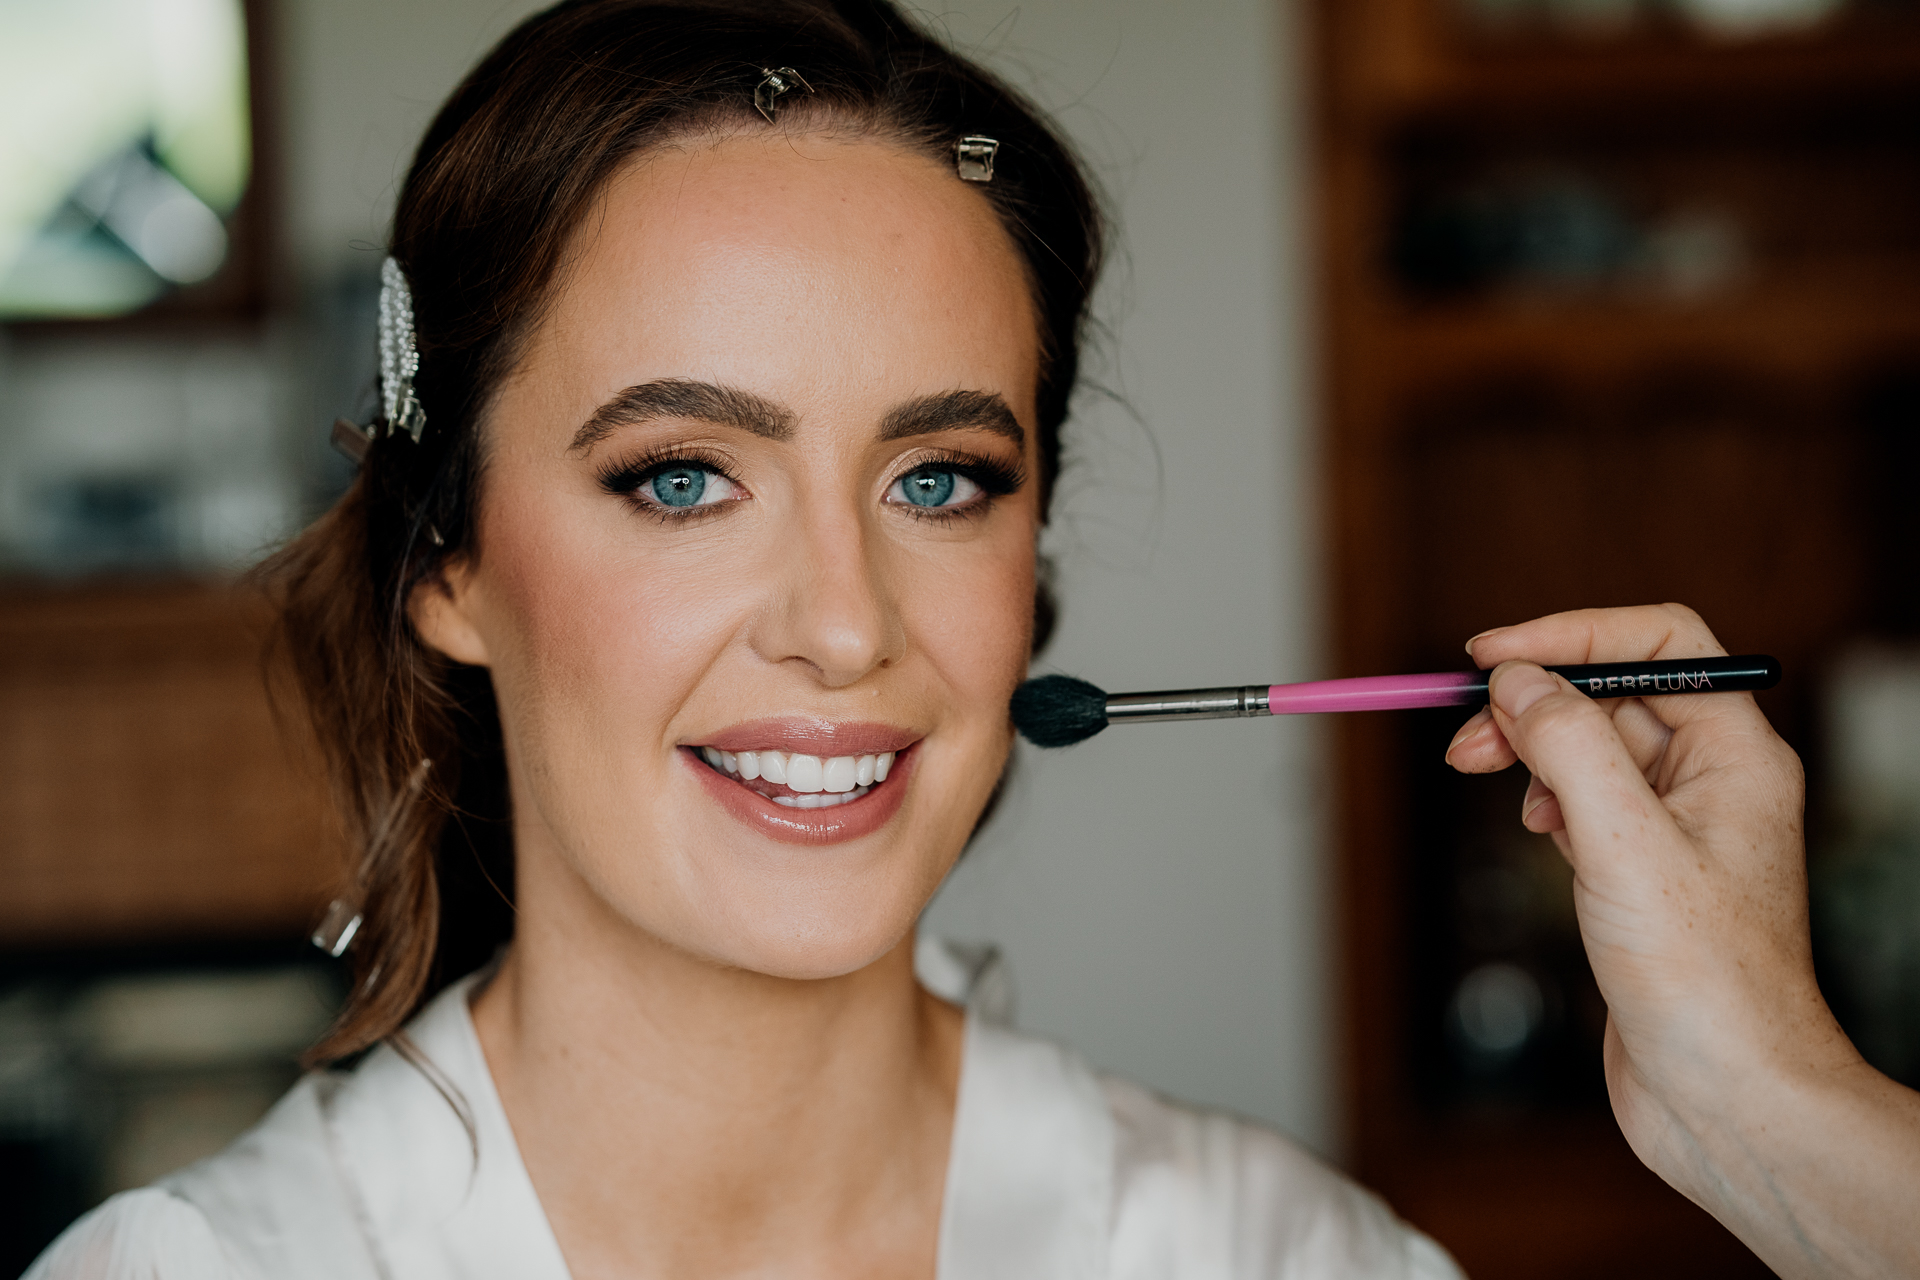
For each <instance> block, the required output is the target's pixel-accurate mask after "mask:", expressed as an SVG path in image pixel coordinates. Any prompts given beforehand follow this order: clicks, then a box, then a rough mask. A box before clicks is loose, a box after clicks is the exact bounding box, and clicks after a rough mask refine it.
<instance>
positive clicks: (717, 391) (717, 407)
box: [568, 378, 794, 453]
mask: <svg viewBox="0 0 1920 1280" xmlns="http://www.w3.org/2000/svg"><path fill="white" fill-rule="evenodd" d="M656 418H693V419H695V420H697V421H700V422H711V423H713V424H714V425H715V426H720V427H737V428H739V429H740V430H742V431H750V432H752V433H753V434H754V435H756V436H764V437H766V438H767V439H769V440H786V439H789V438H791V437H792V435H793V425H794V416H793V410H791V409H788V408H786V407H784V406H782V405H778V404H775V403H774V402H773V401H771V400H768V399H766V398H765V397H764V396H757V395H754V394H753V393H752V392H751V391H739V390H736V389H735V388H733V387H719V386H715V385H714V384H713V383H711V382H692V381H689V380H687V379H685V378H660V379H657V380H655V381H653V382H643V383H641V384H640V385H639V386H637V387H628V388H627V389H626V390H625V391H622V392H620V393H619V394H618V395H616V396H614V397H613V399H611V400H609V401H607V402H606V403H605V404H603V405H601V406H600V407H599V408H598V409H595V410H594V411H593V415H592V416H591V417H589V418H588V419H587V420H586V421H585V422H583V423H581V424H580V429H579V430H578V431H576V432H574V433H573V444H572V445H570V446H569V447H568V452H570V453H585V452H587V451H589V450H591V449H592V448H593V446H595V445H596V444H599V443H600V442H601V441H602V440H605V439H606V438H607V437H608V436H610V435H612V434H613V433H614V432H615V431H617V430H619V429H620V428H621V427H631V426H637V425H638V424H640V423H642V422H651V421H653V420H654V419H656Z"/></svg>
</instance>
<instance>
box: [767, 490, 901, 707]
mask: <svg viewBox="0 0 1920 1280" xmlns="http://www.w3.org/2000/svg"><path fill="white" fill-rule="evenodd" d="M799 515H800V518H799V519H797V520H796V521H795V522H794V523H793V525H792V526H790V527H788V528H785V529H783V530H781V531H780V533H779V534H778V535H777V536H778V538H779V546H778V548H777V549H776V550H774V552H773V554H772V556H771V558H770V560H769V561H768V563H767V568H768V571H769V574H770V576H771V578H772V581H773V583H774V587H773V590H772V591H771V592H770V593H769V595H768V599H767V603H766V606H765V608H764V609H763V610H762V611H761V613H760V615H759V617H758V618H757V619H756V620H755V625H754V627H753V631H752V636H751V639H752V644H753V647H754V649H755V650H756V651H757V652H758V653H759V654H760V656H761V657H763V658H765V659H766V660H767V661H769V662H773V663H799V664H801V665H803V666H804V667H806V668H808V669H809V670H810V671H811V672H812V674H813V676H814V678H815V679H816V680H818V681H819V682H820V683H821V684H823V685H825V686H826V687H828V688H830V689H842V688H846V687H847V686H849V685H853V684H857V683H858V682H859V681H860V680H861V679H863V678H864V677H866V676H867V675H868V674H869V673H871V672H873V671H876V670H878V669H880V668H883V667H886V666H888V665H890V664H891V663H893V662H894V661H896V660H897V659H898V658H899V657H900V655H901V652H902V651H903V649H904V648H905V644H906V628H905V627H904V625H903V624H902V620H901V618H900V611H899V609H898V607H897V605H896V602H895V598H894V595H893V593H892V591H890V590H889V587H888V583H887V581H886V574H885V566H884V564H883V563H882V559H883V556H882V552H881V549H880V548H879V547H878V545H877V541H876V539H875V538H874V537H873V536H872V531H871V530H870V529H868V528H867V525H866V522H865V521H864V520H863V519H862V517H861V514H860V513H859V512H858V511H857V510H846V509H842V510H826V509H822V508H821V507H818V506H815V507H811V508H809V509H807V510H804V511H803V512H801V513H799Z"/></svg>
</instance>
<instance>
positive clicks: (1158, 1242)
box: [1100, 1076, 1460, 1280]
mask: <svg viewBox="0 0 1920 1280" xmlns="http://www.w3.org/2000/svg"><path fill="white" fill-rule="evenodd" d="M1100 1084H1101V1087H1102V1089H1103V1090H1104V1091H1105V1093H1106V1096H1107V1103H1108V1106H1109V1107H1111V1109H1112V1111H1113V1118H1114V1142H1115V1148H1114V1225H1115V1233H1114V1255H1113V1256H1114V1261H1115V1264H1116V1266H1115V1269H1114V1274H1115V1275H1116V1276H1129V1277H1130V1276H1133V1275H1139V1276H1147V1275H1185V1274H1188V1273H1189V1272H1191V1274H1194V1275H1203V1274H1204V1275H1209V1276H1230V1277H1233V1280H1254V1278H1255V1277H1260V1278H1262V1280H1264V1278H1266V1277H1276V1278H1277V1277H1294V1276H1300V1277H1305V1276H1314V1277H1326V1278H1327V1280H1349V1278H1350V1280H1360V1278H1361V1277H1366V1278H1368V1280H1373V1278H1376V1277H1377V1278H1378V1280H1458V1278H1459V1276H1460V1270H1459V1268H1458V1267H1457V1266H1455V1264H1454V1262H1453V1260H1452V1259H1451V1258H1449V1257H1448V1256H1447V1254H1446V1251H1445V1250H1443V1249H1442V1248H1440V1246H1439V1245H1437V1244H1435V1243H1434V1242H1433V1241H1432V1240H1430V1239H1428V1238H1427V1237H1426V1236H1424V1235H1421V1234H1420V1233H1419V1232H1418V1231H1415V1230H1414V1229H1413V1228H1412V1227H1410V1226H1408V1225H1407V1224H1406V1223H1404V1222H1402V1221H1401V1220H1400V1219H1399V1218H1398V1217H1396V1216H1395V1215H1394V1213H1393V1211H1392V1210H1391V1209H1389V1208H1388V1207H1387V1205H1386V1204H1385V1202H1383V1201H1382V1200H1381V1199H1380V1198H1379V1197H1378V1196H1376V1195H1374V1194H1373V1193H1372V1192H1370V1191H1368V1190H1366V1189H1365V1188H1364V1187H1362V1186H1360V1185H1359V1184H1358V1183H1356V1182H1354V1181H1353V1180H1352V1179H1351V1178H1349V1177H1347V1176H1346V1175H1345V1174H1343V1173H1341V1172H1340V1171H1339V1170H1337V1169H1334V1168H1333V1167H1332V1166H1330V1165H1328V1164H1327V1163H1325V1162H1324V1161H1322V1160H1321V1159H1320V1158H1319V1157H1317V1156H1315V1155H1313V1154H1312V1153H1311V1152H1309V1151H1307V1150H1306V1149H1305V1148H1303V1147H1301V1146H1300V1145H1299V1144H1298V1143H1296V1142H1294V1141H1293V1140H1292V1139H1290V1138H1288V1137H1286V1136H1285V1135H1284V1134H1281V1133H1279V1132H1277V1131H1275V1130H1273V1129H1270V1128H1267V1127H1266V1126H1264V1125H1260V1124H1256V1123H1254V1122H1252V1121H1249V1120H1246V1119H1243V1118H1241V1117H1238V1116H1234V1115H1230V1114H1228V1113H1226V1112H1222V1111H1212V1110H1207V1109H1203V1108H1198V1107H1189V1106H1185V1105H1182V1104H1180V1103H1177V1102H1172V1101H1170V1100H1168V1099H1166V1098H1163V1097H1160V1096H1159V1095H1157V1094H1154V1093H1152V1092H1150V1091H1148V1090H1146V1089H1143V1088H1141V1087H1139V1086H1138V1085H1135V1084H1131V1083H1129V1082H1127V1081H1124V1080H1115V1079H1112V1078H1110V1077H1104V1076H1103V1077H1101V1080H1100Z"/></svg>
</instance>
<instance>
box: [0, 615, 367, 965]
mask: <svg viewBox="0 0 1920 1280" xmlns="http://www.w3.org/2000/svg"><path fill="white" fill-rule="evenodd" d="M266 623H267V616H266V613H265V610H264V608H263V606H262V604H261V602H259V601H258V600H256V599H254V598H253V597H251V596H249V595H247V594H246V593H244V592H241V591H239V590H237V589H233V588H227V587H218V586H207V585H198V584H173V585H141V586H124V587H107V586H89V587H76V588H71V589H57V588H50V587H28V586H15V587H13V588H11V589H7V590H5V591H4V593H0V885H4V886H5V892H4V893H0V948H3V949H5V950H7V951H26V950H41V949H47V948H60V949H67V948H115V947H127V946H135V947H137V946H145V945H149V944H166V943H171V942H180V941H188V940H192V941H209V940H215V939H220V938H230V939H234V940H236V941H252V940H261V939H270V938H276V937H287V938H292V937H298V936H300V934H301V933H302V932H303V931H304V930H305V929H306V928H308V927H310V926H311V924H312V922H313V921H314V919H316V918H317V915H318V912H319V910H320V907H321V904H323V903H324V902H325V901H326V899H327V897H328V896H329V893H330V891H332V890H334V889H336V888H337V887H338V884H339V881H340V875H341V866H342V862H341V847H342V846H341V843H340V839H339V836H338V834H337V832H336V829H335V827H334V825H333V818H332V815H331V812H330V806H329V804H328V803H327V799H326V794H325V789H324V785H323V783H322V782H321V779H320V774H319V770H318V767H317V761H316V760H314V759H313V758H312V757H311V753H309V752H305V751H303V750H302V749H301V748H300V746H299V743H300V737H299V735H298V733H297V732H283V725H282V724H281V722H280V719H279V718H277V717H276V714H275V709H274V708H273V707H272V706H271V705H270V702H269V698H268V695H267V685H266V681H265V675H264V670H263V643H264V638H265V634H266ZM285 711H286V716H285V719H286V721H287V722H288V726H291V727H293V728H295V729H297V726H298V725H299V723H300V719H299V713H298V708H297V707H294V706H288V707H287V708H286V709H285ZM290 744H291V745H290Z"/></svg>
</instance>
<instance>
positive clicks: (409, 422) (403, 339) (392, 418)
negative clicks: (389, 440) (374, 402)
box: [380, 258, 427, 444]
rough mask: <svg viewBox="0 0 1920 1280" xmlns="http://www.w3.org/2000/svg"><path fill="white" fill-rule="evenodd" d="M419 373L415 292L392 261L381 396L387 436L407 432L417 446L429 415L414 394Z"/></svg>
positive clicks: (385, 290) (385, 293)
mask: <svg viewBox="0 0 1920 1280" xmlns="http://www.w3.org/2000/svg"><path fill="white" fill-rule="evenodd" d="M419 372H420V348H419V346H418V345H417V344H416V343H415V341H414V336H413V291H412V290H411V289H409V288H408V287H407V276H406V273H405V272H403V271H402V270H400V264H399V263H398V262H396V261H394V260H393V259H392V258H388V259H387V260H386V262H384V263H382V264H381V267H380V394H381V397H382V400H383V407H384V408H385V410H386V420H387V434H388V435H392V434H393V433H394V432H396V431H405V432H406V433H407V434H408V435H410V436H412V437H413V442H414V443H415V444H419V443H420V433H421V432H423V431H425V430H426V429H427V411H426V410H425V409H422V408H421V407H420V400H419V397H417V396H415V395H414V392H413V380H414V378H415V377H416V376H418V374H419Z"/></svg>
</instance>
